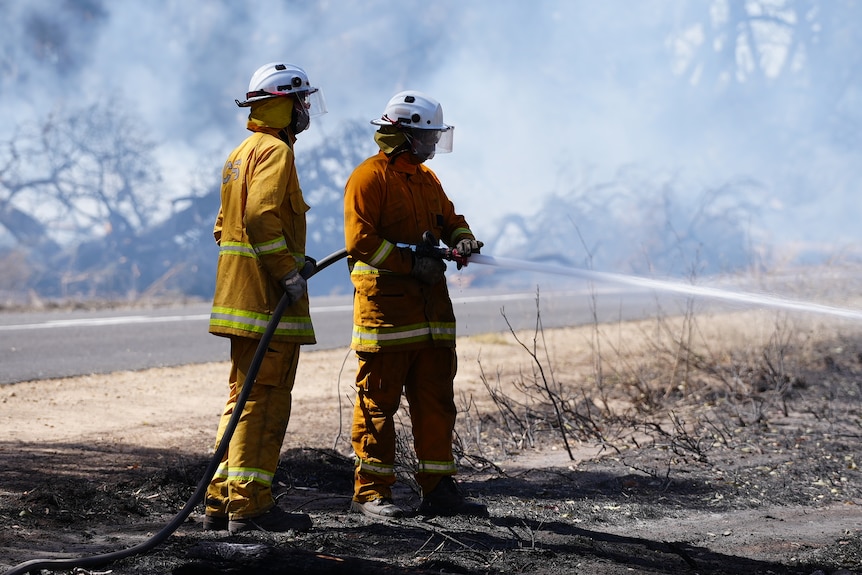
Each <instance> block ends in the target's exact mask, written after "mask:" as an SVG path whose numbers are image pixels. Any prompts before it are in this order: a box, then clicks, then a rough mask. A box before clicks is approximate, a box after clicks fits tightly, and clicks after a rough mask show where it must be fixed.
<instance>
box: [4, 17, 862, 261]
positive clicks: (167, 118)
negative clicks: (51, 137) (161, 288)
mask: <svg viewBox="0 0 862 575" xmlns="http://www.w3.org/2000/svg"><path fill="white" fill-rule="evenodd" d="M851 3H852V1H851ZM736 4H737V5H745V6H747V7H748V8H747V9H748V10H750V11H751V13H752V14H756V13H757V12H758V10H760V11H764V10H772V11H778V12H779V13H780V12H781V10H784V9H786V7H787V6H789V5H791V4H793V2H792V1H791V0H787V2H784V1H783V0H761V1H755V0H749V1H748V2H745V3H736ZM801 4H805V5H813V6H816V5H817V2H816V0H812V1H811V2H808V3H805V2H802V3H801ZM70 6H74V7H75V8H76V9H75V10H72V11H71V12H70V8H69V7H70ZM729 6H730V4H729V3H728V2H727V1H725V0H710V1H707V0H638V1H637V2H634V1H630V0H603V1H602V2H596V1H594V0H531V1H519V0H472V1H464V0H437V1H434V2H428V1H424V2H419V1H416V0H403V1H400V2H391V1H382V0H361V1H360V0H353V1H351V0H320V1H317V2H302V1H299V0H296V1H283V2H278V1H275V0H244V1H243V2H228V1H227V0H223V1H216V0H148V1H144V0H124V1H122V2H107V1H106V2H98V1H97V0H78V1H77V2H74V1H72V0H65V1H62V0H53V1H52V0H33V1H32V2H28V3H22V2H16V1H15V0H0V9H2V12H3V13H4V14H5V16H4V19H5V20H6V23H7V25H6V26H4V28H5V32H7V33H8V34H9V35H8V36H7V39H6V40H5V41H4V44H3V45H4V51H5V52H6V56H5V57H4V58H3V60H0V64H3V66H2V68H0V71H2V72H3V75H4V80H3V83H2V84H0V90H2V91H0V105H2V107H0V117H2V121H0V130H6V131H7V133H8V130H10V129H11V128H12V127H13V126H14V125H16V124H17V123H19V122H21V121H26V119H27V118H31V117H36V118H38V117H39V116H40V115H41V114H44V113H45V111H46V110H48V109H51V108H52V107H55V106H56V107H62V106H68V105H70V104H73V103H81V102H87V101H90V100H92V99H94V98H99V97H106V98H113V99H116V101H117V103H118V104H117V105H119V106H128V107H129V109H131V110H133V111H134V113H135V114H137V115H138V116H139V117H140V118H141V120H142V122H143V124H144V125H145V127H146V129H147V130H148V131H149V134H150V136H151V137H152V138H153V140H154V141H156V142H158V143H159V148H158V154H157V156H158V159H159V161H160V162H161V167H162V169H163V170H164V171H165V173H166V174H168V175H169V176H168V177H167V178H166V188H165V192H164V193H165V194H166V195H182V194H183V193H184V190H187V189H189V188H191V187H192V186H193V185H194V182H195V181H196V179H199V178H201V177H204V178H206V177H207V174H208V173H209V170H210V168H212V173H213V178H216V177H217V176H216V175H215V174H216V173H217V170H218V168H220V165H221V161H222V159H223V158H224V157H225V156H226V155H227V153H228V152H229V151H230V149H231V148H232V147H233V146H234V145H235V144H236V143H238V142H239V141H240V140H241V139H242V138H243V137H244V136H245V117H246V112H247V110H241V109H239V108H237V107H236V105H235V104H234V99H236V98H240V99H241V98H242V97H243V95H244V93H245V91H246V88H247V85H248V79H249V78H250V76H251V74H252V73H253V72H254V70H255V69H256V68H257V67H258V66H260V65H261V64H263V63H266V62H271V61H276V60H284V61H287V62H290V63H294V64H297V65H300V66H302V67H303V68H305V70H306V71H307V72H308V75H309V77H310V79H311V82H312V83H313V84H315V85H317V86H319V87H320V88H321V89H322V90H323V92H324V94H325V97H326V101H327V106H328V110H329V112H328V113H327V114H326V115H324V116H322V117H320V118H316V119H315V120H314V123H313V125H312V128H311V129H310V130H309V132H308V133H305V134H302V135H301V137H300V141H299V144H298V152H297V153H299V154H301V153H302V152H301V150H302V146H304V145H307V146H312V145H314V143H315V142H316V141H319V139H321V138H327V137H334V135H336V134H337V129H338V126H339V125H340V123H342V122H345V121H352V120H362V121H370V120H371V119H372V118H375V117H378V116H379V115H381V114H382V112H383V108H384V106H385V104H386V102H387V101H388V99H389V98H390V97H391V96H392V95H393V94H395V93H396V92H398V91H400V90H403V89H416V90H420V91H423V92H426V93H427V94H429V95H431V96H432V97H434V98H436V99H437V100H439V101H440V103H441V104H442V106H443V110H444V117H445V121H446V122H447V123H449V124H452V125H454V126H455V137H454V149H453V152H452V153H451V154H445V155H444V154H439V155H437V156H436V157H435V158H434V159H433V160H431V161H430V162H429V166H430V167H431V168H432V169H434V170H435V171H436V172H437V174H438V176H440V178H441V180H442V182H443V184H444V187H445V188H446V190H447V192H448V193H449V195H450V197H451V198H452V199H453V201H454V202H455V204H456V208H457V209H458V211H459V212H461V213H464V214H465V215H466V216H467V218H468V220H469V221H470V223H471V226H472V227H473V228H474V230H475V231H476V232H477V235H479V236H481V235H482V234H490V233H491V232H492V231H493V230H495V229H496V227H497V225H498V221H499V219H500V218H501V217H503V216H505V215H506V214H511V213H517V214H522V215H527V216H529V215H531V214H534V213H535V212H536V210H538V209H539V208H540V207H541V205H542V202H543V200H544V199H545V198H546V197H548V196H549V195H551V194H565V193H567V192H568V191H569V190H571V189H573V188H576V187H578V186H583V185H585V184H588V183H599V182H602V181H606V180H609V179H613V178H614V177H615V174H617V173H618V171H619V170H620V169H621V168H623V167H626V166H638V167H639V168H641V169H643V170H646V171H647V172H648V173H650V174H653V177H654V178H655V179H656V180H659V181H660V180H662V179H667V180H673V181H675V182H678V185H679V187H681V188H682V189H684V190H686V189H690V190H691V192H690V193H691V194H696V193H698V191H699V190H700V189H702V188H703V187H710V186H720V185H722V184H723V183H725V182H727V181H729V180H732V179H734V178H737V177H741V176H744V177H752V178H755V179H757V180H758V181H759V182H762V184H763V185H762V197H759V198H758V202H759V203H760V205H762V207H763V213H762V214H761V217H762V220H760V221H758V222H755V225H756V226H759V227H761V228H763V233H764V234H766V235H767V236H768V237H769V238H771V239H772V240H773V241H776V242H783V243H794V242H816V243H825V244H835V245H846V244H848V243H853V242H856V243H858V239H859V236H858V234H859V231H858V230H859V229H862V227H860V226H858V224H856V222H858V220H859V215H860V212H862V209H860V201H859V194H858V191H859V188H858V185H857V184H855V181H856V178H855V177H854V176H856V175H859V174H858V171H859V169H858V168H853V167H851V166H853V165H854V164H855V165H860V166H862V162H857V160H858V159H859V157H858V156H859V153H860V149H859V147H858V140H853V141H852V143H851V144H850V145H845V146H843V147H841V148H840V149H838V148H836V147H834V146H832V145H831V144H830V145H826V144H823V145H820V144H819V143H818V142H814V143H813V144H812V143H811V142H809V145H808V147H807V148H805V150H804V152H805V153H800V152H797V155H796V156H794V155H793V153H792V151H793V149H794V148H793V145H790V146H789V147H788V149H787V150H783V149H782V148H783V147H784V146H785V145H786V143H787V142H791V143H792V142H795V141H799V140H803V139H804V140H806V141H808V139H807V136H806V137H805V138H803V137H801V136H799V135H800V134H803V135H804V134H806V133H807V131H809V130H810V128H809V127H808V126H806V124H805V122H806V121H807V118H806V117H804V114H798V113H796V111H795V110H794V109H793V103H794V100H793V99H791V98H789V97H787V98H785V97H777V96H776V94H781V92H779V91H776V90H775V89H772V90H771V91H769V92H764V96H763V97H758V96H757V95H756V94H755V95H752V92H751V91H752V90H756V89H757V84H756V82H754V81H753V80H752V81H750V82H749V83H748V84H747V85H746V86H745V87H746V89H747V90H748V91H744V90H736V91H733V90H730V89H725V92H724V93H725V94H729V95H730V96H728V97H727V98H725V99H724V100H722V99H720V98H719V96H720V95H721V90H720V83H721V82H724V83H725V86H733V85H734V84H735V83H736V84H741V83H744V82H745V81H746V80H747V78H745V77H744V76H745V73H746V72H745V63H746V61H747V60H746V58H748V60H750V61H752V62H754V64H750V62H749V65H750V66H754V67H756V68H760V69H762V70H763V71H764V74H763V76H764V77H765V81H766V84H768V83H769V80H770V75H772V77H773V78H774V77H775V76H777V75H780V74H781V73H784V74H785V75H787V74H789V73H790V72H789V70H791V69H792V67H793V66H797V67H798V66H803V65H804V64H805V62H801V61H800V58H802V56H800V55H799V54H797V55H796V56H795V58H796V59H795V60H794V59H793V58H792V56H793V55H792V54H789V53H787V52H783V51H782V48H781V47H782V46H786V45H787V39H786V38H785V39H782V38H781V30H775V29H769V28H762V29H760V30H759V32H758V31H757V30H755V33H759V34H760V35H761V36H760V38H761V40H762V41H761V43H760V46H761V47H764V46H767V45H770V46H772V48H771V49H770V50H767V49H764V50H762V51H761V52H759V53H758V54H755V55H751V54H749V55H746V53H745V50H744V46H743V47H742V48H739V47H738V48H737V49H736V50H729V51H727V50H726V51H725V53H730V54H732V55H733V56H732V57H733V58H734V60H735V62H736V64H738V65H739V66H738V68H739V69H738V70H736V72H735V73H733V74H729V73H728V72H727V70H724V71H719V72H716V73H715V74H714V76H709V75H708V74H710V71H709V68H708V67H707V66H705V65H703V62H705V61H706V63H707V64H708V63H709V62H708V61H707V60H698V59H697V54H698V53H699V51H700V53H702V51H703V50H702V49H703V48H704V46H706V47H707V48H709V47H715V46H718V45H719V44H718V43H720V42H733V41H734V40H733V38H727V37H721V36H720V35H718V34H716V33H715V31H716V30H718V29H720V24H721V22H722V19H723V18H724V19H726V18H727V12H728V10H729V8H728V7H729ZM81 7H90V9H89V10H83V11H82V10H81V9H80V8H81ZM69 13H74V14H75V17H74V18H69V17H64V15H65V14H69ZM34 14H35V15H39V16H38V18H37V17H35V16H34ZM805 17H811V15H810V14H805V13H794V14H792V15H791V16H790V19H791V20H792V19H794V18H805ZM34 22H41V23H42V25H43V26H45V27H47V28H49V29H51V30H53V34H54V35H53V36H51V37H53V38H60V40H57V41H56V44H52V42H54V41H50V42H47V41H46V42H45V44H44V45H34V44H33V41H32V30H33V26H34ZM51 27H53V28H51ZM16 34H18V35H20V37H19V36H16ZM28 34H29V36H28ZM855 46H856V49H857V50H862V48H859V46H860V44H858V43H856V44H855ZM851 56H854V57H855V55H853V54H851ZM856 61H857V62H858V60H856ZM699 62H700V64H699ZM841 64H842V62H836V63H835V65H836V67H840V66H841ZM734 74H735V75H734ZM710 81H714V84H716V85H719V89H716V90H710V91H707V90H706V89H704V86H707V85H708V82H710ZM857 82H858V80H857ZM767 87H768V86H767ZM698 90H700V93H701V95H700V96H698V95H697V91H698ZM22 94H25V95H26V96H25V97H22ZM693 94H694V95H693ZM716 94H719V96H716ZM740 94H742V95H743V96H744V97H745V98H747V100H745V102H749V103H750V102H753V101H757V102H758V105H760V106H762V107H763V110H764V112H763V114H762V118H763V124H760V123H758V122H752V121H751V118H755V119H756V118H758V116H756V115H751V114H750V110H749V115H747V116H744V118H743V119H741V120H740V123H739V124H738V125H735V124H734V122H733V118H734V117H735V116H734V113H733V109H732V106H735V105H737V106H738V105H740V104H739V99H740V98H741V97H740ZM852 94H853V92H851V95H852ZM734 95H735V96H736V98H737V100H733V99H732V98H731V96H734ZM698 98H700V99H699V100H698ZM855 98H856V99H855V100H853V99H852V98H851V101H850V102H849V104H850V107H851V108H852V105H853V104H854V103H859V101H860V99H862V95H860V94H859V93H858V90H857V91H856V92H855ZM770 99H773V100H774V101H771V100H770ZM845 100H846V98H845ZM693 101H694V102H695V104H692V102H693ZM845 104H846V102H845ZM725 107H730V108H731V110H730V112H728V111H727V109H725ZM857 117H858V116H857ZM372 133H373V128H372V127H371V125H370V124H369V138H371V137H372ZM769 134H778V135H782V134H783V135H784V136H782V137H783V139H775V138H770V137H767V135H769ZM776 142H777V143H776ZM806 162H807V163H806ZM300 178H301V174H300Z"/></svg>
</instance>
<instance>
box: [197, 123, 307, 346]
mask: <svg viewBox="0 0 862 575" xmlns="http://www.w3.org/2000/svg"><path fill="white" fill-rule="evenodd" d="M248 129H249V130H251V131H252V132H254V133H253V134H251V135H250V136H249V137H248V138H246V139H245V141H243V142H242V144H240V145H239V146H238V147H237V148H236V149H235V150H234V151H233V152H232V153H231V155H230V156H229V157H228V159H227V162H226V163H225V166H224V171H223V173H222V187H221V207H220V209H219V213H218V217H217V218H216V222H215V227H214V228H213V235H214V236H215V240H216V242H218V244H219V259H218V268H217V272H216V286H215V296H214V297H213V308H212V314H211V315H210V327H209V331H210V333H213V334H215V335H220V336H231V335H238V336H243V337H251V338H255V339H260V337H261V335H262V334H263V333H264V331H266V326H267V324H268V323H269V321H270V320H271V319H272V313H273V311H274V310H275V307H276V306H277V305H278V302H279V300H280V299H281V297H282V296H283V295H284V289H283V288H282V286H281V282H280V280H281V278H283V277H284V276H286V275H287V274H288V273H290V272H291V271H293V270H298V269H302V266H303V265H304V264H305V232H306V223H305V213H306V212H307V211H308V210H309V206H308V204H306V203H305V200H304V199H303V197H302V189H301V188H300V187H299V179H298V178H297V175H296V166H295V164H294V156H293V150H291V148H290V147H289V146H288V145H287V144H286V143H285V142H284V141H282V140H281V139H280V138H278V136H277V133H278V130H276V129H273V128H268V127H265V126H260V125H259V124H257V123H255V122H252V121H250V122H249V123H248ZM308 308H309V305H308V296H307V294H306V295H305V296H303V297H302V298H301V299H299V300H298V301H297V302H296V303H294V304H293V305H292V306H290V307H289V308H288V309H287V310H286V311H285V313H284V315H283V316H282V318H281V320H280V322H279V324H278V327H277V329H276V331H275V333H274V335H273V340H274V341H285V342H294V343H315V337H314V329H313V327H312V324H311V317H310V315H309V309H308Z"/></svg>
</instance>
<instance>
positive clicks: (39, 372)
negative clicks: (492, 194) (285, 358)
mask: <svg viewBox="0 0 862 575" xmlns="http://www.w3.org/2000/svg"><path fill="white" fill-rule="evenodd" d="M450 291H451V295H452V299H453V303H454V305H455V313H456V316H457V318H458V334H459V336H464V335H475V334H479V333H492V332H508V329H509V328H508V326H507V323H506V320H507V319H508V321H509V323H511V325H512V327H514V328H515V329H525V328H526V329H529V328H533V327H535V325H536V318H537V299H536V298H537V294H536V291H535V290H533V291H528V290H525V291H522V292H511V293H499V292H497V293H494V292H481V291H470V290H458V289H453V288H450ZM538 301H539V311H540V314H541V320H542V325H543V326H544V327H546V328H551V327H563V326H570V325H578V324H583V323H585V322H590V321H592V313H593V309H592V305H591V303H592V302H593V301H595V302H596V310H597V313H598V315H599V318H600V320H603V321H613V320H615V319H634V318H637V317H644V316H646V315H650V314H654V313H655V311H656V309H657V308H656V300H655V294H653V293H650V292H647V291H641V292H637V291H634V292H633V291H631V290H626V291H625V292H623V291H622V290H620V289H613V288H607V287H606V288H604V289H602V290H601V291H600V293H599V294H598V297H596V298H592V297H591V296H590V293H589V290H588V289H587V288H586V286H583V287H577V286H575V287H572V288H567V289H564V290H560V291H549V292H541V293H540V297H539V300H538ZM311 313H312V320H313V322H314V327H315V332H316V334H317V340H318V343H317V344H316V345H314V346H306V347H305V348H304V350H315V349H334V348H339V347H346V346H348V345H349V342H350V332H351V324H352V322H351V315H352V311H351V306H350V298H349V297H323V298H313V299H312V312H311ZM503 314H505V317H504V315H503ZM208 320H209V304H208V303H201V304H195V305H187V306H182V307H170V308H165V307H162V308H156V309H137V308H135V309H124V310H116V309H115V310H100V311H84V310H75V311H50V312H5V313H0V384H8V383H14V382H19V381H30V380H40V379H52V378H60V377H70V376H76V375H85V374H91V373H111V372H114V371H125V370H140V369H146V368H150V367H164V366H176V365H187V364H194V363H206V362H211V361H224V360H226V359H227V357H228V343H227V340H226V339H224V338H220V337H216V336H213V335H210V334H209V333H208V332H207V325H208Z"/></svg>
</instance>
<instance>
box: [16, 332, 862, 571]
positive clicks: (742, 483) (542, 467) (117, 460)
mask: <svg viewBox="0 0 862 575" xmlns="http://www.w3.org/2000/svg"><path fill="white" fill-rule="evenodd" d="M824 349H826V348H824ZM829 349H833V350H834V349H836V347H835V346H832V347H831V348H829ZM837 349H839V352H837V353H836V352H834V351H831V352H830V353H828V354H826V353H825V352H823V353H819V354H815V355H812V357H811V358H810V363H809V364H808V365H807V369H806V370H800V371H799V374H800V375H799V377H800V379H799V380H798V381H797V382H796V383H795V384H794V385H793V386H792V392H788V393H785V394H784V395H783V396H782V397H783V400H782V402H778V403H774V402H773V403H772V404H770V406H769V407H768V408H763V406H761V408H762V409H761V412H760V415H759V416H758V417H756V418H748V417H743V416H742V415H740V414H739V413H737V415H736V416H732V415H731V414H730V413H729V412H728V413H725V416H726V418H725V420H724V421H725V423H724V424H723V426H721V427H718V426H716V432H715V433H714V434H713V435H712V436H711V437H712V438H713V441H711V442H710V443H708V444H706V443H703V437H704V436H702V435H685V434H676V435H674V436H666V437H665V436H663V435H659V436H653V437H652V438H651V439H650V438H648V439H650V440H649V441H644V442H643V443H642V444H640V445H635V444H633V443H631V442H630V443H628V444H627V445H625V446H622V445H615V446H614V445H610V444H608V445H605V449H603V450H599V451H600V453H598V455H596V454H594V455H592V456H589V457H583V458H580V457H579V458H576V459H575V460H569V458H568V457H567V454H566V450H565V449H564V446H563V444H562V443H561V442H560V440H559V434H558V433H555V432H554V430H553V429H547V430H545V431H537V436H536V439H537V441H536V444H535V446H534V447H533V448H531V449H522V450H521V452H520V454H518V455H517V456H516V457H514V458H513V459H510V460H508V461H507V463H506V464H502V463H501V464H491V463H489V460H490V459H491V457H490V456H491V455H494V458H493V459H494V460H495V461H502V460H503V458H501V457H498V456H499V455H500V454H489V453H483V454H482V457H479V456H473V457H468V456H464V457H463V458H462V461H461V464H462V467H463V470H462V472H461V473H460V474H459V475H458V479H459V481H460V485H461V487H462V489H463V490H464V491H465V492H466V493H467V494H469V495H471V496H473V497H476V498H479V499H481V500H482V501H483V502H485V503H487V505H488V508H489V511H490V518H488V519H474V518H426V517H422V516H412V517H408V518H404V519H400V520H394V521H390V522H385V523H380V522H374V521H371V520H368V519H367V518H365V517H363V516H361V515H357V514H352V513H349V512H348V507H349V497H350V493H351V490H352V469H353V466H352V461H351V460H350V459H349V457H348V456H346V455H344V454H341V453H338V452H336V451H333V450H330V449H315V448H297V449H290V450H286V451H285V452H284V454H283V458H282V462H281V465H280V467H279V473H278V476H277V484H278V487H277V492H278V494H279V505H281V506H282V507H283V508H285V509H287V510H291V511H303V512H306V513H308V514H309V515H310V516H311V518H312V519H313V521H314V526H313V528H312V529H311V530H310V531H308V532H302V533H292V532H291V533H284V534H272V533H260V532H254V533H249V534H241V535H237V536H229V535H228V534H227V532H205V531H203V530H202V529H201V524H200V520H201V513H202V507H201V506H200V505H198V506H197V507H196V509H195V511H194V513H193V514H192V515H191V516H190V517H189V518H188V519H187V520H185V521H184V522H183V523H182V524H181V526H180V527H179V529H177V530H176V532H175V533H173V534H171V535H170V536H168V537H167V538H166V539H165V540H164V541H163V542H162V543H161V544H159V545H156V546H155V547H154V548H153V549H150V550H147V551H146V552H142V553H136V554H133V555H131V556H128V557H125V558H117V557H116V556H111V559H116V560H112V561H109V562H106V563H99V564H93V563H87V562H86V561H84V562H80V561H79V562H77V563H76V562H73V563H72V564H71V565H66V564H63V565H57V564H56V563H54V564H50V563H49V564H40V565H36V566H34V570H33V571H31V572H33V573H40V572H42V573H44V572H46V571H50V570H52V569H53V572H57V573H93V574H96V573H117V574H141V575H143V574H146V575H152V574H162V573H164V574H167V573H172V574H176V575H198V574H252V573H254V574H270V573H271V574H275V573H350V574H351V575H361V574H366V573H367V574H369V575H371V574H374V575H381V574H396V573H461V574H486V573H510V574H527V573H529V574H537V575H538V574H547V575H562V574H568V573H584V574H608V575H621V574H631V573H642V574H671V573H673V574H678V573H697V574H739V575H754V574H799V575H812V574H815V573H816V574H818V575H823V574H826V575H835V574H839V573H842V574H846V573H862V473H860V470H859V469H858V467H857V464H859V463H860V462H862V448H860V437H862V399H860V395H862V376H860V373H862V356H860V355H859V351H860V349H862V346H860V345H859V343H858V342H857V343H852V342H843V343H842V345H841V346H840V348H837ZM752 397H753V396H752ZM748 399H751V398H748ZM741 405H746V402H741V403H736V404H735V406H736V408H737V409H740V406H741ZM715 413H718V412H715ZM490 421H491V420H490V419H488V420H486V421H485V424H486V425H490ZM728 422H730V423H728ZM663 437H665V439H667V440H666V441H663V440H662V438H663ZM716 438H718V439H716ZM597 441H598V440H597ZM488 444H489V445H490V444H492V442H491V441H489V442H488ZM582 445H583V444H582ZM592 446H593V447H594V446H595V443H593V445H592ZM485 457H487V459H485ZM0 461H2V464H0V488H2V490H0V523H2V525H3V527H4V529H2V531H0V570H6V571H9V570H14V569H15V567H16V566H20V564H22V563H23V562H28V561H45V560H58V559H62V560H73V559H77V558H88V560H92V557H94V556H98V555H100V554H109V553H114V552H117V551H121V550H127V549H130V548H133V547H135V546H137V545H144V546H146V544H147V542H148V541H150V540H151V538H152V537H153V536H154V535H155V534H157V533H160V532H161V530H163V528H164V526H165V525H167V524H168V523H169V522H170V521H171V519H172V518H173V517H174V516H175V515H176V514H177V513H178V511H179V510H180V509H181V508H182V507H183V505H184V504H185V503H186V501H187V500H188V499H189V497H190V496H191V494H192V493H193V492H194V490H195V486H196V485H197V483H198V481H199V480H200V478H201V477H202V476H203V474H204V470H205V468H206V466H207V463H208V461H207V460H206V459H205V456H204V455H202V454H201V453H199V452H189V453H182V452H178V451H177V450H173V449H171V450H158V449H155V450H142V449H140V448H138V447H136V446H134V445H122V444H121V445H117V444H114V443H106V444H105V445H100V444H90V445H70V444H44V443H39V444H22V443H9V442H5V443H4V442H0ZM396 499H397V502H398V503H399V504H401V505H402V506H404V507H411V508H415V507H416V506H417V505H418V503H419V501H418V498H417V496H416V493H415V491H414V490H413V489H412V488H411V482H410V481H409V479H408V478H407V477H405V478H404V480H403V481H401V482H400V483H399V485H398V491H397V493H396ZM82 564H83V565H84V567H77V568H76V567H74V565H82ZM36 567H40V568H42V569H43V570H42V571H40V570H39V569H36ZM17 572H20V571H17Z"/></svg>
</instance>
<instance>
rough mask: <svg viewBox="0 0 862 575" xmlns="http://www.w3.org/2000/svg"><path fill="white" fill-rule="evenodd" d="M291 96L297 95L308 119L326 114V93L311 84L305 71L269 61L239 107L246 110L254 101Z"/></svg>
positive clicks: (258, 72)
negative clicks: (303, 105) (324, 95)
mask: <svg viewBox="0 0 862 575" xmlns="http://www.w3.org/2000/svg"><path fill="white" fill-rule="evenodd" d="M291 94H297V96H298V97H299V98H300V100H301V101H302V102H303V103H304V104H305V107H306V109H307V110H308V115H309V116H311V117H314V116H320V115H321V114H325V113H326V102H325V101H324V99H323V92H322V91H321V90H320V89H319V88H315V87H313V86H312V85H311V83H310V82H309V81H308V75H307V74H306V73H305V70H303V69H302V68H300V67H299V66H295V65H294V64H285V63H282V62H270V63H269V64H264V65H263V66H261V67H260V68H258V69H257V70H256V71H255V73H254V74H252V77H251V80H250V81H249V83H248V92H247V93H246V95H245V98H246V99H245V101H243V102H240V101H239V100H236V105H237V106H240V107H241V108H247V107H249V106H251V104H252V103H253V102H258V101H260V100H266V99H267V98H272V97H275V96H289V95H291Z"/></svg>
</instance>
